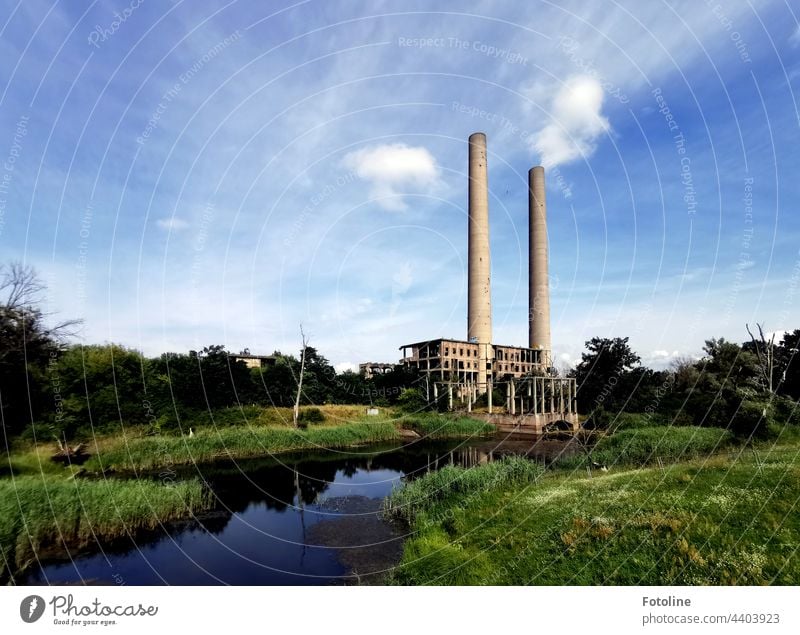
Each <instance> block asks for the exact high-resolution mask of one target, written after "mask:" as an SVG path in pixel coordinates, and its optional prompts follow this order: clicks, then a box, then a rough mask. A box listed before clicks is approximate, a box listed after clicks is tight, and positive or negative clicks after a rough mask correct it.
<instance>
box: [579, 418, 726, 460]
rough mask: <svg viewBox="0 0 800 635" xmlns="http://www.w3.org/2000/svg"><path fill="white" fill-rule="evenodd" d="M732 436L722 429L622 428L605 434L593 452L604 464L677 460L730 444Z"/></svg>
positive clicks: (595, 457)
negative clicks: (607, 434) (610, 433)
mask: <svg viewBox="0 0 800 635" xmlns="http://www.w3.org/2000/svg"><path fill="white" fill-rule="evenodd" d="M732 440H733V435H731V433H730V432H728V431H727V430H722V429H720V428H700V427H697V426H667V427H652V428H636V429H631V430H621V431H620V432H617V433H615V434H612V435H609V436H606V437H603V438H602V439H600V441H599V442H598V443H597V445H596V446H595V448H594V450H593V451H592V459H593V460H594V461H596V462H597V463H600V464H602V465H616V464H618V463H630V464H636V465H645V464H647V463H652V462H654V461H656V460H657V459H659V458H660V459H662V461H677V460H681V459H686V458H691V457H694V456H705V455H708V454H710V453H712V452H716V451H718V450H721V449H723V448H725V447H726V446H728V445H729V444H730V443H731V442H732Z"/></svg>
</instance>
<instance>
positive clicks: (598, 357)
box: [570, 337, 640, 412]
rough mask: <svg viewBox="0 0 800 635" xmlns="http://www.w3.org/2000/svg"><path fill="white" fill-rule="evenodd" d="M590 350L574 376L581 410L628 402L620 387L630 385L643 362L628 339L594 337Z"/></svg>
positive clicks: (574, 372)
mask: <svg viewBox="0 0 800 635" xmlns="http://www.w3.org/2000/svg"><path fill="white" fill-rule="evenodd" d="M586 349H587V350H586V352H584V353H582V354H581V361H580V363H579V364H578V365H577V366H576V367H575V369H574V370H573V371H572V372H571V373H570V374H571V375H572V376H573V377H575V379H576V383H577V386H578V407H579V408H580V409H581V410H582V411H583V412H592V411H594V410H595V409H597V408H604V409H606V410H613V409H615V408H617V407H619V406H621V405H622V404H624V401H625V400H624V393H623V391H622V389H621V386H620V384H622V385H625V384H626V379H627V377H626V375H628V374H629V373H630V372H631V371H632V370H633V369H634V368H635V367H637V366H638V365H639V362H640V359H639V356H638V355H637V354H636V353H634V352H633V351H632V350H631V347H630V346H629V345H628V338H627V337H615V338H613V339H609V338H603V337H593V338H592V339H590V340H589V341H587V342H586Z"/></svg>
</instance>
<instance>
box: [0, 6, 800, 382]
mask: <svg viewBox="0 0 800 635" xmlns="http://www.w3.org/2000/svg"><path fill="white" fill-rule="evenodd" d="M0 29H2V31H0V47H1V48H0V54H1V55H2V59H3V63H2V66H0V85H2V89H0V90H2V94H1V98H0V99H1V100H0V159H2V161H3V164H2V169H0V185H2V184H5V190H2V191H0V254H1V256H2V261H4V262H7V261H9V260H11V259H17V260H22V261H24V262H26V263H29V264H32V265H34V266H35V267H36V268H37V269H38V270H39V271H40V272H41V274H42V276H43V277H44V279H45V281H46V282H47V284H48V286H49V290H48V296H47V305H48V309H49V310H50V311H52V312H54V313H56V314H57V315H58V316H60V317H64V318H67V317H70V318H72V317H80V318H83V319H84V325H83V330H82V334H81V337H82V339H83V341H86V342H106V341H113V342H119V343H123V344H125V345H128V346H131V347H135V348H138V349H140V350H143V351H144V352H145V353H147V354H157V353H159V352H161V351H164V350H172V351H184V350H188V349H191V348H198V347H202V346H204V345H207V344H212V343H222V344H225V345H226V346H227V347H229V348H230V349H231V350H239V349H241V348H244V347H249V348H250V350H251V351H253V352H267V353H268V352H272V351H273V350H275V349H280V350H283V351H291V352H294V351H296V350H297V349H298V348H299V332H298V325H299V324H300V323H301V322H302V323H303V325H304V328H305V330H306V332H307V333H309V334H310V337H311V343H312V344H313V345H315V346H317V347H318V348H319V349H321V350H322V352H323V353H325V354H326V355H327V356H328V357H329V358H330V359H331V360H332V361H333V362H334V363H335V364H336V365H337V367H338V368H339V369H343V368H347V367H349V366H352V365H354V364H357V363H358V362H359V361H366V360H368V359H369V360H374V361H384V360H396V359H397V358H398V357H399V352H398V350H397V348H398V346H399V345H401V344H403V343H407V342H412V341H417V340H420V339H425V338H429V337H438V336H449V337H464V336H465V335H466V333H465V331H466V267H465V262H466V251H467V244H466V227H467V220H466V210H465V205H466V194H467V192H466V183H467V181H466V173H465V171H466V163H467V145H466V141H467V137H468V136H469V134H471V133H472V132H475V131H484V132H486V134H487V137H488V144H489V153H490V154H489V178H490V188H491V200H490V218H491V244H492V275H493V279H492V283H493V289H492V292H493V301H494V340H495V341H496V342H498V343H505V344H524V343H525V341H526V333H527V325H526V322H525V320H526V307H527V277H526V267H527V262H526V260H527V247H526V231H527V202H526V180H525V179H526V174H527V170H528V169H529V168H530V167H531V166H533V165H537V164H544V165H545V167H546V169H547V179H548V191H547V195H548V215H549V231H550V247H551V250H550V271H551V277H552V278H551V287H552V322H553V325H552V326H553V344H554V348H555V352H556V356H557V358H558V360H559V363H560V364H561V365H562V366H563V365H568V364H570V363H573V362H574V361H575V360H576V359H578V358H579V356H580V352H581V350H582V348H583V342H584V341H585V340H587V339H589V338H590V337H593V336H625V335H627V336H630V338H631V342H632V345H633V346H634V348H635V350H637V351H638V352H639V353H640V355H641V356H642V357H643V359H644V360H645V361H646V362H648V363H651V364H653V365H655V366H664V365H665V364H668V363H669V361H670V360H671V359H672V358H674V357H675V356H682V355H697V354H699V352H700V351H701V348H702V344H703V341H704V339H706V338H709V337H711V336H725V337H728V338H731V339H735V340H743V339H744V338H745V337H746V332H745V330H744V324H745V323H746V322H750V323H753V322H755V321H759V322H762V323H763V324H764V325H765V328H766V329H767V330H768V331H780V330H783V329H789V328H797V327H800V319H799V318H798V316H800V312H799V311H798V305H799V304H800V214H798V203H799V202H800V184H799V183H798V181H799V179H798V175H799V174H800V173H799V172H798V169H797V167H798V149H797V148H798V145H799V142H800V134H798V133H799V132H800V127H799V125H798V124H799V123H800V118H799V117H798V104H797V97H796V95H795V91H796V89H797V88H798V87H799V86H800V27H798V12H797V10H796V9H793V8H792V5H791V3H788V2H779V1H750V2H747V1H744V2H739V1H734V2H727V1H725V0H719V1H718V2H717V1H715V0H710V1H708V2H706V1H705V0H703V1H697V0H695V1H692V2H689V1H686V2H672V1H671V2H668V3H667V2H658V1H654V2H646V3H645V2H609V3H596V2H565V3H557V4H556V3H549V2H536V1H533V2H525V3H519V2H517V3H511V2H507V3H500V2H430V1H429V2H414V1H411V2H409V1H402V2H401V1H383V2H368V3H367V2H344V1H342V2H339V1H330V2H321V1H319V0H313V1H308V2H298V3H282V2H255V1H240V2H228V3H225V2H192V3H189V2H187V1H184V2H178V1H174V2H155V1H151V0H133V1H132V2H131V1H126V0H119V1H107V2H93V3H92V2H86V3H75V2H66V1H61V2H39V1H36V0H26V1H25V2H19V3H17V2H3V3H2V9H0Z"/></svg>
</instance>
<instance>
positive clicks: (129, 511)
mask: <svg viewBox="0 0 800 635" xmlns="http://www.w3.org/2000/svg"><path fill="white" fill-rule="evenodd" d="M211 502H212V501H211V495H210V493H209V492H208V491H207V490H204V489H203V488H202V486H201V484H200V482H199V481H183V482H178V483H175V484H174V485H170V486H167V485H165V484H163V483H161V482H156V481H148V480H117V479H108V480H97V481H94V480H83V479H79V478H78V479H74V480H65V479H63V478H59V477H54V476H50V475H42V476H38V477H35V476H21V477H16V478H14V479H3V480H0V580H4V579H9V578H13V576H15V575H18V573H19V572H20V571H22V570H24V569H25V568H26V567H27V566H29V565H30V564H32V562H33V561H34V558H35V557H36V556H41V555H42V554H43V553H45V552H46V551H47V550H48V549H55V550H57V551H62V552H63V550H64V548H65V545H67V546H69V548H70V549H75V548H77V549H79V548H81V547H84V546H86V545H89V544H90V543H91V542H93V540H94V539H100V540H103V539H109V538H114V537H118V536H124V535H126V534H128V533H129V532H135V531H137V530H140V529H152V528H155V527H157V526H158V525H159V523H161V522H165V521H170V520H175V519H178V518H181V517H185V516H187V515H189V514H191V513H192V512H196V511H200V510H203V509H206V508H208V507H210V505H211Z"/></svg>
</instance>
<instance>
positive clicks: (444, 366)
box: [400, 132, 578, 429]
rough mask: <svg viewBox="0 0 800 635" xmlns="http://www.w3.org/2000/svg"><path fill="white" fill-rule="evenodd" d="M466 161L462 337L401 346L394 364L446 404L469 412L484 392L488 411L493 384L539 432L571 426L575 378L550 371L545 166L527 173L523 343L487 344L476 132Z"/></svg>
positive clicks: (483, 167) (484, 215) (485, 247)
mask: <svg viewBox="0 0 800 635" xmlns="http://www.w3.org/2000/svg"><path fill="white" fill-rule="evenodd" d="M468 165H469V178H468V258H467V261H468V271H467V275H468V295H467V338H466V340H461V339H451V338H443V337H440V338H435V339H431V340H425V341H421V342H414V343H411V344H404V345H403V346H401V347H400V350H401V351H402V359H401V360H400V363H401V364H403V365H405V366H407V367H409V368H413V369H416V370H418V371H419V372H420V373H421V374H423V375H424V376H425V377H426V378H427V382H426V385H427V391H428V392H429V395H428V397H429V399H430V398H434V399H441V398H447V399H448V402H449V406H450V408H453V407H454V405H458V403H459V402H460V405H461V406H462V407H463V406H466V408H467V409H469V410H471V408H472V405H473V403H474V402H475V400H476V399H477V398H478V397H479V396H480V395H484V394H485V395H486V396H487V399H488V407H489V413H491V412H492V405H493V404H492V392H493V391H494V390H498V389H499V390H501V391H502V392H503V393H504V394H505V404H504V405H505V407H506V410H507V412H508V413H509V414H511V415H517V414H519V415H525V417H524V418H525V419H526V422H525V423H526V424H529V425H533V426H535V427H537V428H539V429H541V428H542V427H544V426H546V425H549V424H552V423H554V422H559V423H566V424H568V425H569V426H570V427H573V428H575V427H577V424H578V421H577V411H576V409H575V395H576V387H575V380H574V379H569V378H561V377H554V376H553V375H552V373H551V369H552V346H551V342H550V288H549V273H548V236H547V208H546V201H545V182H544V168H542V167H539V166H537V167H534V168H532V169H531V170H530V171H529V173H528V315H527V322H528V346H527V347H522V346H506V345H500V344H495V343H494V342H492V300H491V260H490V253H489V251H490V250H489V196H488V192H489V186H488V169H487V154H486V135H485V134H484V133H482V132H477V133H475V134H473V135H471V136H470V137H469V158H468ZM431 393H432V394H431ZM445 395H446V397H445ZM496 405H500V404H496Z"/></svg>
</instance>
